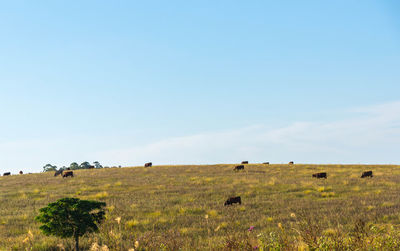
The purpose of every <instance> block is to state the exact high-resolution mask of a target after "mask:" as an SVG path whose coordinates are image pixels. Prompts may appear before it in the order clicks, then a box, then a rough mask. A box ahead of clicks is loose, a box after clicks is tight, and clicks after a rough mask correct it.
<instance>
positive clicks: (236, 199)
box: [224, 161, 374, 206]
mask: <svg viewBox="0 0 400 251" xmlns="http://www.w3.org/2000/svg"><path fill="white" fill-rule="evenodd" d="M245 164H249V162H248V161H242V163H241V165H238V166H235V167H234V168H233V170H234V171H240V170H244V165H245ZM263 164H266V165H269V162H264V163H263ZM289 165H294V162H293V161H290V162H289ZM312 177H313V178H317V179H321V178H324V179H327V178H328V174H327V173H326V172H322V173H314V174H313V175H312ZM365 177H370V178H372V177H374V176H373V175H372V171H366V172H363V173H362V175H361V178H365ZM235 203H239V204H242V199H241V198H240V196H237V197H230V198H228V199H227V200H226V201H225V203H224V206H229V205H232V204H235Z"/></svg>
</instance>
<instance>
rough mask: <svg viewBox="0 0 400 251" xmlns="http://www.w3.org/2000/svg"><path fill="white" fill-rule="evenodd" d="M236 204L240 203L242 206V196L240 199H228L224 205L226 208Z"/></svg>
mask: <svg viewBox="0 0 400 251" xmlns="http://www.w3.org/2000/svg"><path fill="white" fill-rule="evenodd" d="M234 203H239V204H242V199H241V198H240V196H238V197H231V198H229V199H227V200H226V201H225V203H224V206H228V205H232V204H234Z"/></svg>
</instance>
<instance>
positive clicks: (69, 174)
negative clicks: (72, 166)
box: [62, 171, 74, 178]
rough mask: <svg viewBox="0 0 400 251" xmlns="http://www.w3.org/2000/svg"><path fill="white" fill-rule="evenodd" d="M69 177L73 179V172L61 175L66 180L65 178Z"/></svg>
mask: <svg viewBox="0 0 400 251" xmlns="http://www.w3.org/2000/svg"><path fill="white" fill-rule="evenodd" d="M69 176H71V177H74V172H73V171H65V172H63V174H62V177H63V178H66V177H69Z"/></svg>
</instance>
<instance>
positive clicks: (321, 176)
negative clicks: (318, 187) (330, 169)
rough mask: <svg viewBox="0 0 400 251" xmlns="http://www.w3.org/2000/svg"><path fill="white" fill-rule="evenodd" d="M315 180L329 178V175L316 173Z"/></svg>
mask: <svg viewBox="0 0 400 251" xmlns="http://www.w3.org/2000/svg"><path fill="white" fill-rule="evenodd" d="M312 176H313V178H317V179H321V178H325V179H326V178H327V175H326V173H314V174H313V175H312Z"/></svg>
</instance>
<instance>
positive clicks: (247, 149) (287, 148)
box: [95, 102, 400, 164]
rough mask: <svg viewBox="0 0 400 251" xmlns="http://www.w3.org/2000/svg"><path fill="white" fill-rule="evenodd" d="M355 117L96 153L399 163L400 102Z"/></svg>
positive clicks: (130, 160)
mask: <svg viewBox="0 0 400 251" xmlns="http://www.w3.org/2000/svg"><path fill="white" fill-rule="evenodd" d="M350 113H351V115H352V117H351V118H348V119H343V120H339V121H331V122H318V121H317V122H295V123H293V124H291V125H288V126H286V127H282V128H275V129H271V128H269V127H266V126H264V125H256V126H250V127H246V128H241V129H237V130H230V131H225V132H215V133H204V134H197V135H192V136H186V137H175V138H167V139H163V140H160V141H158V142H151V143H149V144H146V145H140V146H134V147H132V148H123V149H115V150H110V151H106V152H101V153H96V154H95V156H96V155H97V156H99V158H100V156H101V158H103V159H104V160H105V161H107V162H108V161H112V160H119V161H120V162H122V163H124V164H141V163H143V162H145V161H153V162H155V163H163V164H179V163H188V164H189V163H223V162H238V161H240V160H245V159H246V160H250V161H256V162H261V161H272V162H288V161H290V160H294V161H297V162H303V163H395V162H396V161H397V160H398V159H397V158H398V156H397V155H396V154H395V152H396V149H397V147H398V145H399V143H400V102H393V103H388V104H382V105H376V106H370V107H361V108H357V109H351V110H350Z"/></svg>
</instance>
